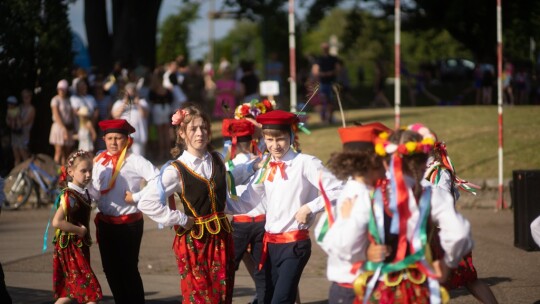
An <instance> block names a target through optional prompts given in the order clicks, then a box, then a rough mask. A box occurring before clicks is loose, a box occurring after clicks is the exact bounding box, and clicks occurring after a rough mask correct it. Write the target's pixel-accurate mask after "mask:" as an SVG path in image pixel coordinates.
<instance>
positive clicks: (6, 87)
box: [0, 0, 73, 153]
mask: <svg viewBox="0 0 540 304" xmlns="http://www.w3.org/2000/svg"><path fill="white" fill-rule="evenodd" d="M67 12H68V2H67V1H18V0H4V1H0V28H2V29H3V30H1V31H0V83H2V85H1V86H0V100H2V101H3V100H5V98H6V97H7V96H8V95H14V96H17V97H18V98H19V99H20V95H19V93H20V92H21V90H22V89H23V88H29V89H31V90H34V89H38V90H36V91H37V94H36V95H35V97H34V106H35V107H36V111H37V113H40V115H39V117H40V119H36V122H35V124H34V128H33V132H44V133H47V132H48V131H49V127H50V123H51V121H50V117H51V115H50V113H51V110H50V106H49V101H50V99H51V97H52V96H54V95H55V91H56V83H57V82H58V80H60V79H62V78H67V77H69V71H70V68H71V64H72V62H73V54H72V51H71V43H72V35H71V29H70V26H69V21H68V18H67ZM0 105H1V107H2V108H1V111H0V113H1V114H0V118H1V119H0V121H1V122H2V123H3V122H4V121H5V120H4V115H5V114H4V113H5V112H4V111H3V110H4V109H5V103H3V102H2V103H0ZM2 129H5V128H2ZM39 135H40V136H34V137H33V142H31V145H30V148H31V150H32V152H34V153H37V152H48V151H49V150H50V146H49V145H48V142H47V139H48V136H47V135H45V134H39Z"/></svg>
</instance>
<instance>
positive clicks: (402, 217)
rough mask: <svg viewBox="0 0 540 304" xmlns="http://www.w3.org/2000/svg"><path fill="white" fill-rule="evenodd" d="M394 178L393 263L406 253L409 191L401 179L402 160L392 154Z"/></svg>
mask: <svg viewBox="0 0 540 304" xmlns="http://www.w3.org/2000/svg"><path fill="white" fill-rule="evenodd" d="M392 157H393V160H394V177H395V181H396V192H397V193H396V195H397V197H396V199H397V209H398V212H399V236H398V245H397V251H396V257H395V259H394V262H398V261H401V260H403V259H404V258H405V254H406V253H407V220H408V219H409V217H410V216H411V212H410V210H409V191H408V189H407V185H406V184H405V180H404V179H403V170H402V161H403V160H402V159H401V157H400V156H399V155H396V154H394V155H393V156H392Z"/></svg>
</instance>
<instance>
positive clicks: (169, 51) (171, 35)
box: [157, 3, 199, 63]
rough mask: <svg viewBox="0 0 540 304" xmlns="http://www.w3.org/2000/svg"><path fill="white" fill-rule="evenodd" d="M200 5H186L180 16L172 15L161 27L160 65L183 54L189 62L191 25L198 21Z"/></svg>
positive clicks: (158, 51) (158, 58) (158, 53)
mask: <svg viewBox="0 0 540 304" xmlns="http://www.w3.org/2000/svg"><path fill="white" fill-rule="evenodd" d="M198 11H199V5H198V4H190V3H188V4H186V5H184V6H183V7H182V8H181V9H180V11H179V12H178V14H176V15H170V16H168V17H167V19H165V21H164V22H163V24H162V25H161V27H160V30H159V32H160V36H161V39H160V42H159V46H158V50H157V60H158V63H165V62H169V61H171V60H173V59H174V58H176V56H178V55H180V54H182V55H184V57H185V58H186V60H189V57H190V54H189V48H188V42H189V24H190V23H191V22H192V21H194V20H196V19H197V14H198Z"/></svg>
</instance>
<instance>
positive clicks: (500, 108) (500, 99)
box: [497, 0, 506, 209]
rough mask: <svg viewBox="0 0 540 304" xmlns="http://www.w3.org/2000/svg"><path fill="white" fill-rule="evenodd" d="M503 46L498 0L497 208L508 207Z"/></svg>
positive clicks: (500, 12)
mask: <svg viewBox="0 0 540 304" xmlns="http://www.w3.org/2000/svg"><path fill="white" fill-rule="evenodd" d="M502 55H503V46H502V9H501V0H497V74H498V76H497V112H498V115H499V149H498V152H499V153H498V154H499V198H498V199H497V209H504V208H506V203H505V202H504V186H503V91H502V73H503V66H502V65H503V62H502V61H503V60H502Z"/></svg>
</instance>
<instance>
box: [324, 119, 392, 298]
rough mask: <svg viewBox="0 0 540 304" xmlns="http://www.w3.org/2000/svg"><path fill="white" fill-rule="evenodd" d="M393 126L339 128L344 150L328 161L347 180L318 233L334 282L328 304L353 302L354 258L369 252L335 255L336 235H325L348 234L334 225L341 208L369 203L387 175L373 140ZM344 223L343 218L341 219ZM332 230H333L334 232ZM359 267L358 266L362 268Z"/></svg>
mask: <svg viewBox="0 0 540 304" xmlns="http://www.w3.org/2000/svg"><path fill="white" fill-rule="evenodd" d="M389 130H390V129H389V128H388V127H386V126H385V125H383V124H381V123H378V122H376V123H370V124H366V125H361V126H354V127H347V128H339V129H338V132H339V135H340V137H341V142H342V143H343V151H342V152H338V153H333V154H332V155H331V156H330V160H329V161H328V169H329V170H330V171H331V172H332V173H334V175H335V176H336V177H337V178H339V179H340V180H343V181H346V182H347V183H346V184H345V186H344V187H343V191H342V192H341V194H340V196H339V199H338V201H337V205H335V206H330V205H329V204H328V205H327V206H326V208H327V212H326V213H325V214H323V216H322V217H321V218H320V219H319V223H318V224H317V227H316V230H315V235H317V242H318V243H319V245H320V246H321V247H322V249H323V250H324V251H325V252H327V253H328V267H327V278H328V280H329V281H330V282H332V285H331V287H330V292H329V295H328V303H330V304H338V303H353V302H354V299H355V297H356V296H355V293H354V290H353V283H354V280H355V279H356V277H357V276H358V274H357V273H356V272H355V271H352V269H353V267H354V264H353V263H352V262H351V261H364V260H365V255H364V254H363V253H361V252H358V253H355V254H351V255H350V256H348V257H347V258H346V259H344V258H342V256H345V255H346V254H347V253H342V254H341V256H340V255H338V254H335V253H334V252H333V251H334V248H335V247H338V246H339V244H337V245H335V244H333V242H335V241H336V238H332V237H325V234H326V233H328V234H329V235H331V234H332V233H336V231H338V233H347V231H343V230H340V225H332V224H333V222H334V221H335V220H336V219H338V218H341V217H343V215H342V214H341V207H342V206H343V204H346V202H347V201H348V200H351V199H356V200H358V202H359V203H362V204H366V205H369V204H370V203H371V198H370V194H371V192H372V191H373V189H374V187H375V183H376V182H377V181H378V180H379V179H381V178H384V166H383V163H382V159H381V158H380V157H378V156H377V155H376V154H375V149H374V147H373V139H375V137H376V136H377V135H378V134H379V133H380V132H383V131H389ZM340 222H341V223H343V221H340ZM331 231H332V232H331ZM356 242H358V243H359V244H361V243H367V242H368V240H367V239H357V240H356ZM359 246H361V245H359ZM358 268H359V267H356V269H358Z"/></svg>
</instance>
